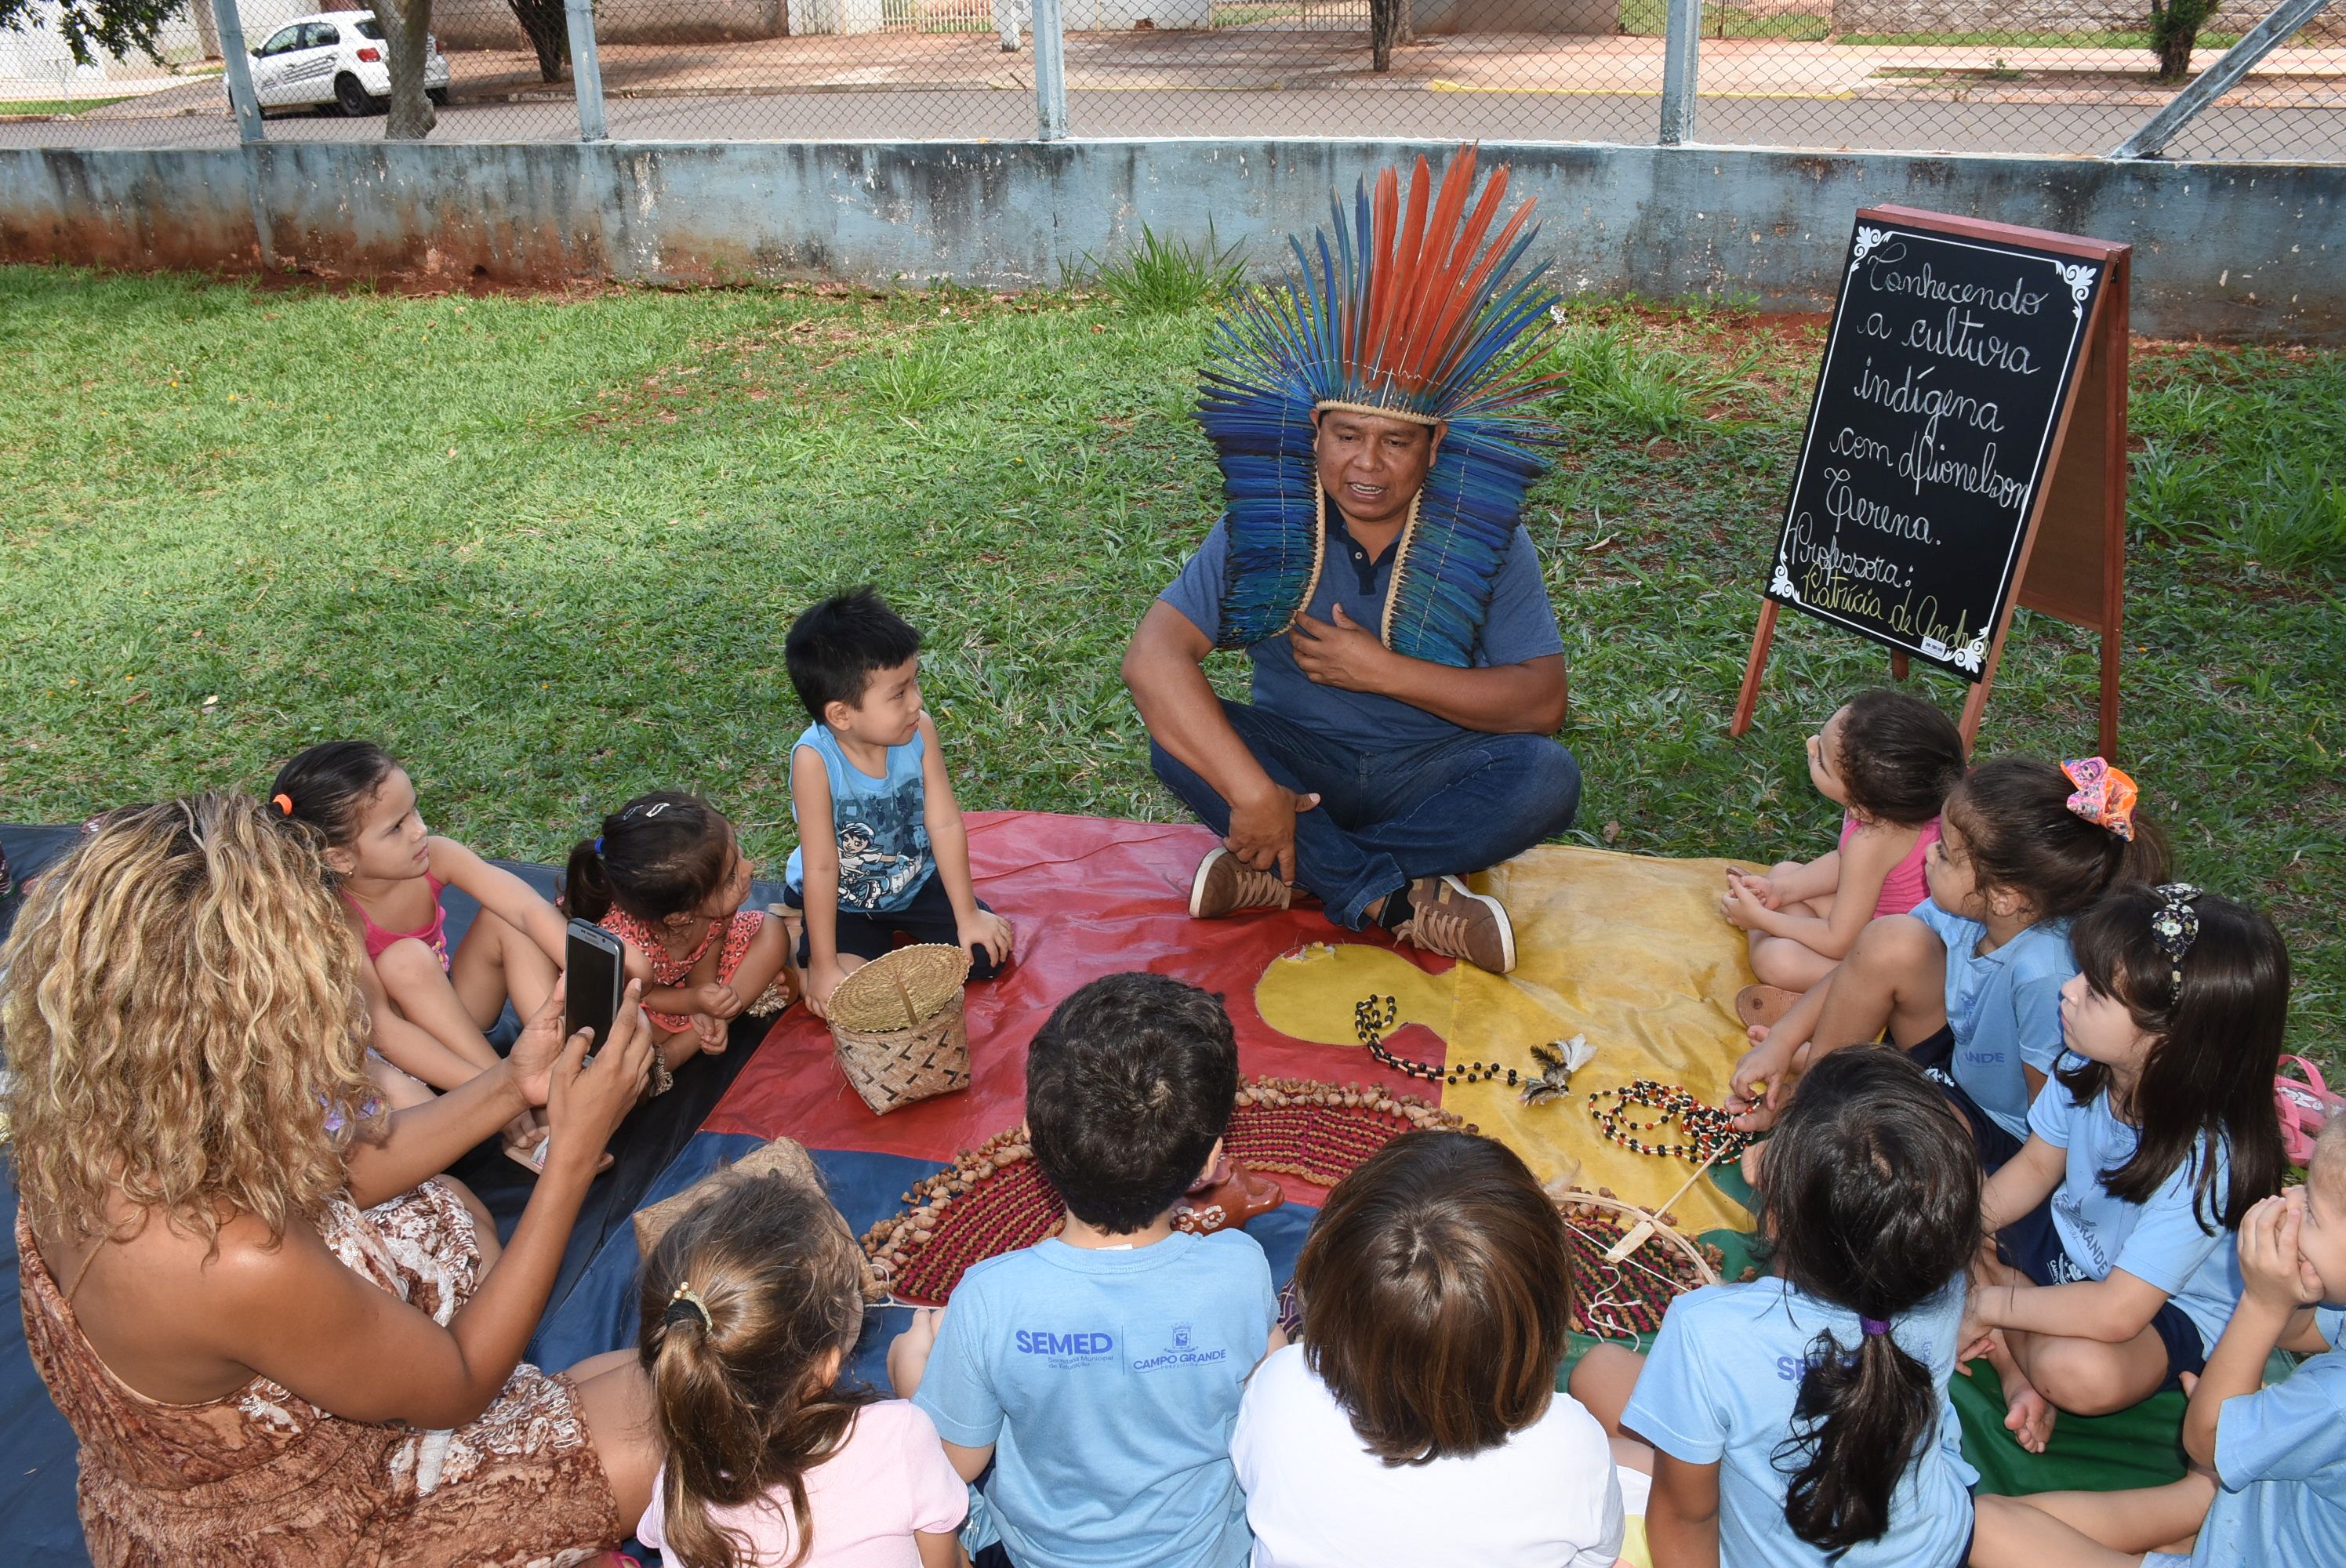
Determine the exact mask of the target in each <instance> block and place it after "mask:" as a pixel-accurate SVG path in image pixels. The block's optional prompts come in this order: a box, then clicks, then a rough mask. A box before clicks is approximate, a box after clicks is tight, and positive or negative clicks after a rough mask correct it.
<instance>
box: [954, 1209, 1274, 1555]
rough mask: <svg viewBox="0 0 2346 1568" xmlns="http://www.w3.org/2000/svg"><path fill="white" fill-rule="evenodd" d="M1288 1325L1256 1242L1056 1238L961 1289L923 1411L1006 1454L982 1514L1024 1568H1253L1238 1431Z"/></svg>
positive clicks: (997, 1263)
mask: <svg viewBox="0 0 2346 1568" xmlns="http://www.w3.org/2000/svg"><path fill="white" fill-rule="evenodd" d="M1278 1320H1279V1302H1278V1298H1277V1295H1276V1293H1275V1292H1274V1291H1273V1290H1272V1288H1271V1283H1270V1264H1269V1262H1268V1261H1266V1260H1265V1258H1264V1257H1263V1253H1262V1248H1261V1247H1260V1246H1259V1245H1258V1244H1257V1243H1256V1242H1255V1240H1254V1239H1253V1238H1252V1237H1250V1236H1248V1235H1246V1234H1245V1233H1244V1232H1242V1231H1238V1230H1223V1231H1217V1232H1215V1233H1214V1234H1213V1235H1211V1236H1189V1235H1186V1234H1184V1233H1182V1232H1178V1231H1177V1232H1175V1233H1174V1234H1173V1235H1171V1236H1168V1237H1166V1238H1165V1239H1164V1240H1162V1241H1159V1242H1157V1243H1155V1244H1153V1245H1151V1246H1148V1247H1122V1248H1114V1249H1096V1248H1091V1247H1070V1246H1068V1245H1067V1244H1066V1242H1064V1241H1060V1240H1058V1239H1056V1237H1055V1238H1053V1239H1050V1240H1046V1241H1041V1242H1037V1243H1036V1244H1035V1246H1033V1247H1027V1248H1026V1249H1025V1250H1024V1251H1021V1252H1013V1253H1008V1254H1005V1256H1003V1257H994V1258H989V1259H988V1260H986V1261H985V1262H984V1263H980V1264H978V1265H977V1266H976V1267H974V1268H972V1269H970V1271H969V1272H968V1273H966V1274H964V1275H963V1276H962V1279H961V1283H960V1284H959V1285H958V1286H956V1287H955V1288H954V1293H953V1299H952V1300H951V1301H950V1302H948V1303H947V1304H946V1308H945V1319H944V1327H943V1329H942V1330H941V1331H940V1332H939V1334H938V1336H937V1343H936V1348H935V1349H933V1351H932V1352H931V1353H930V1356H929V1364H928V1369H927V1370H926V1371H925V1372H924V1373H923V1375H922V1378H921V1387H920V1392H919V1394H918V1396H917V1397H916V1400H915V1402H916V1403H917V1404H919V1406H920V1407H921V1409H923V1410H926V1411H927V1412H928V1414H929V1419H930V1420H933V1421H935V1422H936V1424H937V1431H938V1433H939V1435H941V1436H942V1437H943V1439H944V1440H945V1441H947V1442H953V1443H959V1444H961V1445H962V1446H963V1447H964V1448H984V1446H986V1445H987V1444H988V1443H992V1444H994V1474H993V1476H992V1478H991V1479H990V1480H989V1481H987V1483H986V1487H985V1498H986V1502H988V1504H989V1505H990V1514H991V1516H992V1517H993V1519H994V1521H995V1522H996V1525H997V1528H998V1529H999V1530H1000V1532H1001V1535H1002V1543H1003V1545H1004V1546H1005V1547H1006V1548H1007V1549H1008V1550H1009V1553H1010V1555H1011V1558H1012V1560H1013V1561H1015V1562H1016V1563H1018V1565H1019V1568H1239V1564H1242V1563H1245V1562H1246V1560H1247V1554H1248V1552H1249V1550H1250V1545H1251V1541H1252V1538H1251V1537H1250V1535H1249V1534H1248V1532H1247V1523H1246V1495H1245V1493H1244V1492H1240V1491H1239V1478H1238V1471H1237V1470H1236V1469H1235V1468H1234V1467H1233V1466H1232V1465H1231V1463H1230V1431H1231V1429H1232V1428H1234V1427H1235V1426H1236V1425H1237V1424H1238V1415H1239V1396H1240V1395H1241V1394H1242V1393H1244V1391H1245V1389H1246V1380H1247V1374H1248V1373H1250V1372H1251V1371H1253V1370H1254V1366H1255V1363H1256V1362H1257V1361H1260V1359H1262V1355H1263V1351H1264V1350H1265V1349H1268V1348H1269V1346H1270V1330H1271V1326H1272V1325H1273V1324H1275V1323H1276V1322H1277V1321H1278Z"/></svg>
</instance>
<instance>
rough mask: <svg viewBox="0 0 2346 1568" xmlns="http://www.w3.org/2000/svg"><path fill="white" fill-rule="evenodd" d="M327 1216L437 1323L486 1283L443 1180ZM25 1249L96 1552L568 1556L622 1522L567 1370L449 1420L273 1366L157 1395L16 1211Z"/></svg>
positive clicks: (605, 1541)
mask: <svg viewBox="0 0 2346 1568" xmlns="http://www.w3.org/2000/svg"><path fill="white" fill-rule="evenodd" d="M319 1228H320V1234H321V1236H322V1237H323V1238H324V1240H325V1243H326V1245H327V1246H328V1247H331V1249H332V1250H333V1252H334V1254H335V1256H337V1257H340V1258H341V1259H342V1262H343V1263H344V1264H345V1265H347V1266H348V1267H350V1268H353V1269H355V1270H357V1271H358V1272H359V1273H360V1274H361V1275H362V1276H363V1277H364V1278H367V1279H369V1280H372V1282H373V1283H375V1284H376V1285H379V1286H381V1287H382V1288H383V1289H385V1290H388V1291H390V1292H391V1293H392V1294H393V1295H395V1296H397V1297H399V1298H401V1299H402V1300H404V1301H407V1302H410V1303H412V1304H413V1305H414V1306H415V1307H417V1308H421V1309H422V1310H423V1311H426V1312H429V1313H430V1314H431V1315H432V1316H433V1319H434V1320H436V1321H438V1322H441V1323H446V1322H447V1321H448V1320H449V1319H451V1318H452V1317H454V1315H455V1311H456V1308H458V1307H460V1306H462V1305H463V1304H464V1299H465V1298H467V1297H468V1296H470V1295H471V1294H472V1291H473V1288H474V1285H475V1283H476V1280H475V1278H474V1268H475V1267H476V1265H477V1263H478V1259H479V1254H478V1251H477V1249H476V1248H475V1247H474V1240H473V1217H472V1215H471V1214H470V1213H469V1212H468V1211H467V1210H466V1209H465V1208H464V1205H463V1204H462V1203H461V1202H459V1201H458V1200H457V1198H456V1196H455V1195H454V1193H452V1192H450V1191H449V1190H448V1189H447V1188H446V1187H444V1186H440V1185H439V1184H438V1183H436V1182H427V1183H425V1184H424V1185H423V1186H420V1187H418V1188H416V1189H415V1190H414V1191H413V1192H411V1193H408V1194H406V1195H405V1196H402V1197H398V1198H394V1199H393V1200H392V1201H391V1202H389V1203H386V1204H383V1205H381V1206H380V1207H375V1208H371V1209H368V1210H366V1211H365V1212H364V1213H361V1212H360V1211H359V1210H357V1209H355V1208H353V1207H351V1206H350V1205H349V1204H348V1203H347V1202H344V1201H342V1199H339V1198H338V1199H336V1200H335V1201H334V1202H333V1204H332V1206H331V1207H329V1209H328V1210H327V1212H326V1215H325V1217H324V1220H323V1222H322V1223H321V1226H320V1227H319ZM16 1255H17V1257H18V1258H19V1259H20V1263H19V1273H20V1276H21V1278H22V1281H23V1286H24V1308H25V1340H26V1345H27V1347H28V1348H29V1349H31V1351H32V1355H33V1364H34V1365H35V1366H36V1367H37V1368H39V1369H40V1373H41V1378H42V1380H43V1381H44V1382H46V1383H47V1384H48V1386H49V1396H50V1398H52V1399H54V1400H56V1405H57V1409H58V1410H61V1411H62V1412H64V1415H65V1418H66V1420H67V1421H68V1422H70V1423H71V1424H72V1426H73V1429H74V1433H75V1435H76V1437H78V1438H79V1439H80V1440H81V1522H82V1530H83V1532H84V1533H85V1534H86V1535H87V1537H88V1541H89V1553H90V1557H91V1559H92V1560H93V1561H94V1562H95V1563H97V1568H147V1565H148V1564H154V1565H157V1568H161V1565H164V1564H169V1565H171V1568H185V1565H188V1564H209V1563H224V1564H225V1563H233V1564H236V1565H238V1568H246V1565H251V1568H312V1565H315V1564H325V1563H351V1564H353V1565H362V1564H363V1565H374V1564H383V1565H388V1564H392V1563H399V1564H403V1565H406V1564H414V1565H418V1568H428V1565H431V1564H443V1563H444V1564H451V1565H453V1564H456V1563H487V1564H500V1565H508V1568H562V1565H566V1564H570V1563H581V1562H584V1561H586V1559H588V1558H590V1557H592V1556H594V1555H595V1553H597V1551H598V1550H600V1549H601V1548H603V1547H606V1546H609V1545H612V1544H614V1543H617V1541H618V1540H619V1539H620V1538H621V1537H622V1536H623V1535H624V1534H625V1533H626V1532H625V1531H624V1530H623V1529H622V1528H621V1521H620V1519H619V1517H618V1507H617V1502H615V1501H614V1499H613V1498H612V1495H611V1487H610V1482H609V1481H608V1480H607V1478H606V1477H605V1476H604V1474H603V1466H602V1462H601V1461H599V1460H598V1459H597V1457H596V1453H595V1447H594V1443H593V1441H591V1440H590V1439H589V1438H588V1436H587V1432H586V1421H585V1420H584V1419H583V1418H582V1417H581V1415H580V1413H579V1410H578V1400H577V1396H576V1393H575V1392H574V1391H573V1390H572V1389H571V1387H570V1385H569V1384H568V1383H566V1382H565V1381H564V1380H562V1379H560V1378H556V1377H549V1376H547V1375H546V1373H544V1372H541V1371H539V1370H538V1369H536V1368H535V1367H532V1366H529V1365H527V1364H524V1365H522V1366H519V1367H516V1368H515V1369H514V1374H513V1376H512V1377H511V1378H510V1379H508V1380H506V1382H505V1390H504V1391H503V1392H502V1393H500V1394H499V1395H498V1396H497V1400H496V1402H495V1404H493V1405H491V1406H490V1407H489V1409H488V1410H487V1412H486V1413H485V1414H484V1415H483V1416H482V1417H481V1419H480V1420H476V1421H474V1422H473V1423H472V1424H471V1425H470V1426H465V1427H459V1428H457V1429H455V1430H454V1431H435V1432H425V1431H414V1430H413V1429H411V1428H406V1427H398V1426H375V1425H371V1424H368V1423H365V1422H362V1421H350V1420H342V1418H341V1417H339V1416H332V1415H329V1414H327V1413H326V1412H325V1411H323V1410H319V1409H318V1408H317V1407H316V1406H314V1405H312V1404H311V1403H309V1402H308V1401H307V1400H302V1399H300V1398H297V1397H296V1396H294V1395H293V1394H291V1393H290V1392H288V1391H287V1390H284V1389H282V1388H280V1387H279V1386H278V1385H277V1384H275V1383H272V1382H270V1381H268V1380H265V1379H261V1378H255V1379H254V1380H252V1381H251V1382H250V1383H248V1384H246V1385H245V1386H244V1388H242V1389H241V1390H238V1391H237V1392H236V1393H235V1394H233V1395H230V1397H229V1398H227V1399H224V1400H217V1401H214V1402H213V1403H210V1404H202V1405H168V1404H162V1403H158V1401H156V1400H150V1399H148V1398H146V1397H145V1396H144V1395H142V1394H138V1393H136V1392H134V1391H133V1390H130V1389H129V1388H128V1387H127V1386H126V1385H124V1384H123V1383H122V1382H121V1381H120V1380H117V1378H116V1377H115V1376H114V1374H113V1373H111V1372H110V1371H108V1370H107V1368H106V1366H105V1364H104V1363H103V1362H101V1361H100V1360H99V1359H97V1352H96V1351H94V1350H92V1349H90V1346H89V1341H88V1340H87V1339H84V1338H83V1337H82V1331H81V1325H80V1324H79V1323H78V1322H76V1320H75V1318H74V1311H73V1307H72V1305H71V1304H70V1303H69V1302H68V1301H67V1300H66V1295H65V1292H63V1291H62V1290H60V1289H59V1288H58V1287H57V1282H56V1279H55V1278H52V1277H51V1275H50V1273H49V1269H48V1265H47V1263H46V1261H45V1260H44V1259H43V1258H42V1257H41V1255H40V1248H39V1247H38V1245H37V1243H36V1241H35V1240H34V1237H33V1232H32V1229H31V1227H29V1226H27V1225H26V1222H25V1217H24V1215H23V1213H22V1212H21V1211H20V1212H19V1213H18V1214H17V1217H16Z"/></svg>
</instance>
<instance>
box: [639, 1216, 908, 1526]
mask: <svg viewBox="0 0 2346 1568" xmlns="http://www.w3.org/2000/svg"><path fill="white" fill-rule="evenodd" d="M640 1305H641V1310H642V1323H643V1329H642V1339H641V1343H640V1346H639V1348H638V1352H637V1354H638V1359H640V1360H641V1362H642V1364H643V1368H644V1370H645V1372H646V1373H647V1374H648V1377H649V1379H650V1381H651V1387H652V1403H653V1406H654V1410H655V1419H656V1422H657V1425H658V1428H659V1435H660V1437H661V1438H662V1439H663V1441H664V1442H665V1444H666V1447H667V1450H668V1461H667V1469H666V1471H665V1474H664V1478H663V1480H662V1481H661V1483H660V1487H661V1490H660V1507H661V1512H662V1514H663V1515H664V1517H665V1533H666V1540H667V1543H668V1553H669V1554H670V1555H671V1556H672V1557H673V1558H674V1559H675V1560H676V1561H678V1562H680V1563H689V1564H691V1565H692V1568H742V1565H743V1564H744V1563H746V1562H747V1560H748V1554H749V1553H748V1543H747V1542H745V1541H743V1540H742V1539H741V1537H740V1536H739V1535H738V1534H737V1533H735V1532H731V1531H729V1530H728V1529H726V1528H725V1527H724V1526H722V1525H720V1524H719V1523H718V1522H717V1521H716V1519H715V1518H714V1517H713V1516H712V1512H711V1511H712V1510H715V1509H721V1508H738V1507H740V1506H742V1505H744V1504H747V1503H750V1502H755V1501H757V1500H758V1499H760V1498H764V1499H768V1500H770V1502H775V1503H786V1504H787V1507H788V1509H789V1512H790V1520H791V1522H792V1524H793V1525H794V1527H795V1528H794V1531H793V1536H794V1539H795V1540H796V1542H797V1546H798V1550H797V1552H796V1553H794V1554H793V1555H792V1557H791V1558H790V1563H788V1564H786V1565H785V1568H797V1564H798V1563H802V1562H804V1561H805V1560H806V1558H807V1555H808V1553H810V1552H811V1551H812V1549H813V1545H814V1538H813V1519H812V1515H811V1512H810V1509H809V1506H808V1502H807V1489H806V1473H807V1471H810V1470H812V1469H813V1468H814V1467H815V1466H816V1465H818V1464H821V1462H822V1461H825V1460H827V1459H829V1458H830V1457H831V1455H833V1454H834V1453H836V1452H838V1451H839V1450H840V1449H841V1447H843V1446H844V1445H845V1443H846V1441H847V1440H848V1438H849V1436H850V1435H851V1433H852V1431H853V1430H854V1426H855V1414H856V1411H857V1410H859V1409H861V1408H862V1406H863V1405H864V1404H866V1403H868V1402H870V1400H871V1398H872V1396H871V1394H870V1393H869V1392H868V1391H866V1390H841V1389H838V1388H836V1387H834V1386H833V1384H834V1382H835V1380H836V1379H837V1377H838V1375H839V1370H840V1363H841V1361H842V1360H843V1359H844V1358H845V1356H846V1355H847V1353H848V1352H849V1351H851V1350H852V1349H854V1345H855V1340H856V1337H857V1335H858V1334H859V1333H860V1332H861V1330H862V1325H863V1295H862V1251H861V1249H860V1248H859V1247H857V1245H856V1242H855V1237H853V1236H852V1235H851V1234H850V1233H849V1231H848V1228H847V1223H846V1221H845V1220H843V1219H841V1217H840V1216H839V1211H838V1210H837V1209H834V1208H833V1207H831V1204H830V1202H829V1201H828V1200H827V1199H826V1198H825V1197H824V1196H823V1195H822V1193H821V1191H819V1190H817V1189H816V1188H814V1187H813V1186H809V1185H806V1184H804V1183H801V1182H800V1181H797V1180H794V1179H792V1178H790V1177H789V1176H780V1175H769V1176H750V1177H729V1178H726V1182H725V1185H724V1186H723V1187H722V1188H721V1189H720V1190H719V1192H718V1193H716V1194H715V1195H713V1196H710V1197H709V1198H708V1199H706V1200H705V1201H703V1202H702V1203H701V1204H700V1205H699V1207H696V1208H694V1209H692V1210H691V1211H690V1212H688V1213H687V1214H686V1215H685V1216H684V1217H682V1218H681V1219H678V1221H677V1222H676V1223H675V1225H674V1226H673V1227H670V1229H669V1230H668V1234H667V1235H666V1236H664V1237H661V1238H660V1242H659V1245H658V1247H655V1248H653V1251H652V1257H651V1259H650V1261H649V1262H648V1263H647V1264H646V1265H645V1267H644V1277H643V1288H642V1294H641V1297H640Z"/></svg>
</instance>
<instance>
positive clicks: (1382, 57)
mask: <svg viewBox="0 0 2346 1568" xmlns="http://www.w3.org/2000/svg"><path fill="white" fill-rule="evenodd" d="M1408 19H1409V0H1369V62H1370V66H1371V68H1372V69H1373V70H1375V71H1377V72H1378V73H1379V74H1382V73H1383V72H1386V71H1390V70H1392V52H1393V46H1394V45H1395V44H1397V43H1399V42H1400V41H1401V36H1402V31H1403V26H1404V25H1405V24H1406V23H1407V21H1408Z"/></svg>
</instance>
